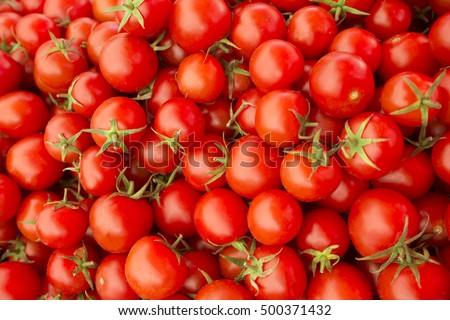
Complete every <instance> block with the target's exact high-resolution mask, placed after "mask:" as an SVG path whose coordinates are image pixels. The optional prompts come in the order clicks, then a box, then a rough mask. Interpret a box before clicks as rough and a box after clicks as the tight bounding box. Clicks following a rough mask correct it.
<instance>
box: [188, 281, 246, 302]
mask: <svg viewBox="0 0 450 320" xmlns="http://www.w3.org/2000/svg"><path fill="white" fill-rule="evenodd" d="M195 300H253V296H252V295H251V294H250V292H249V291H248V290H247V289H246V288H245V287H243V286H242V285H241V284H239V283H237V282H235V281H233V280H230V279H219V280H216V281H213V282H211V283H208V284H206V285H205V286H204V287H202V288H201V289H200V290H199V291H198V293H197V295H196V296H195Z"/></svg>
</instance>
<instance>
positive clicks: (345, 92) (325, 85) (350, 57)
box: [309, 52, 375, 118]
mask: <svg viewBox="0 0 450 320" xmlns="http://www.w3.org/2000/svg"><path fill="white" fill-rule="evenodd" d="M309 85H310V90H311V96H312V98H313V100H314V102H315V103H316V105H317V107H319V108H320V109H321V110H322V111H324V112H326V113H328V114H330V115H332V116H334V117H337V118H348V117H352V116H354V115H357V114H358V113H361V112H362V111H363V110H364V109H365V108H366V107H367V106H368V105H369V103H370V102H371V100H372V97H373V95H374V91H375V83H374V78H373V74H372V71H371V69H370V68H369V66H368V65H367V63H365V62H364V60H363V59H362V58H361V57H359V56H357V55H355V54H353V53H348V52H330V53H328V54H326V55H324V56H323V57H322V58H320V60H319V61H318V62H317V63H316V64H315V65H314V67H313V68H312V70H311V75H310V77H309Z"/></svg>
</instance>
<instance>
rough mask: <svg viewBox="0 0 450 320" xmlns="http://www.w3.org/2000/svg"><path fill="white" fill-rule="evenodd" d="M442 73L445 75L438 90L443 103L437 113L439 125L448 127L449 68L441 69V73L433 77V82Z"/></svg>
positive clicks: (449, 115)
mask: <svg viewBox="0 0 450 320" xmlns="http://www.w3.org/2000/svg"><path fill="white" fill-rule="evenodd" d="M443 72H445V75H444V78H442V80H441V82H440V83H439V88H440V89H441V93H442V94H443V96H444V99H443V101H444V102H443V103H442V105H441V109H440V111H439V113H438V119H439V122H440V123H442V124H444V125H446V126H450V68H449V67H447V68H443V69H441V71H440V72H438V73H437V74H436V75H435V76H434V81H436V79H437V78H438V77H440V76H441V74H442V73H443ZM445 100H447V102H445Z"/></svg>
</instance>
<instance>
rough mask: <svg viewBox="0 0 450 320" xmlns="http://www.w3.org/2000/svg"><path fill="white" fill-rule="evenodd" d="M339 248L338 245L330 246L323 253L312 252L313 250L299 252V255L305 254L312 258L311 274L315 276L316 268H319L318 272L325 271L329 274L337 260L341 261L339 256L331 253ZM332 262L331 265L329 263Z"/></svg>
mask: <svg viewBox="0 0 450 320" xmlns="http://www.w3.org/2000/svg"><path fill="white" fill-rule="evenodd" d="M337 248H339V246H338V245H332V246H329V247H327V248H325V250H323V251H319V250H314V249H306V250H304V251H302V252H301V254H307V255H310V256H313V259H312V261H311V265H312V273H313V275H314V276H315V275H316V270H317V266H319V272H320V273H324V271H325V269H327V270H328V271H329V272H331V269H332V268H333V266H335V265H336V264H337V263H338V262H339V260H340V259H341V257H340V256H338V255H337V254H334V253H332V252H333V250H334V249H337ZM332 261H333V263H331V262H332Z"/></svg>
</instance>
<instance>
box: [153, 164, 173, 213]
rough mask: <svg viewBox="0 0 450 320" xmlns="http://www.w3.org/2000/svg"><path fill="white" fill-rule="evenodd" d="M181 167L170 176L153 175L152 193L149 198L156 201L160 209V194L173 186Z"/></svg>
mask: <svg viewBox="0 0 450 320" xmlns="http://www.w3.org/2000/svg"><path fill="white" fill-rule="evenodd" d="M178 169H179V167H177V168H176V169H175V170H173V171H172V172H171V173H170V174H157V173H155V174H153V175H152V176H151V177H150V181H151V183H150V192H149V195H148V197H149V198H150V199H152V200H155V201H156V203H157V204H158V206H159V207H161V196H160V193H161V192H162V191H163V190H164V189H166V188H167V187H168V186H170V185H171V184H172V182H173V181H174V180H175V177H176V176H177V173H178Z"/></svg>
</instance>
